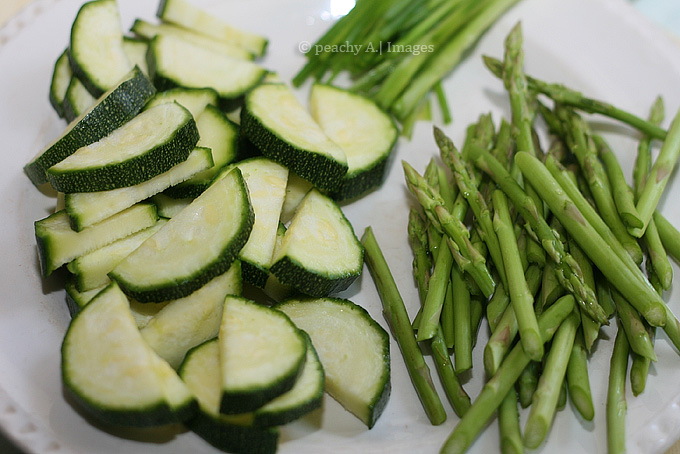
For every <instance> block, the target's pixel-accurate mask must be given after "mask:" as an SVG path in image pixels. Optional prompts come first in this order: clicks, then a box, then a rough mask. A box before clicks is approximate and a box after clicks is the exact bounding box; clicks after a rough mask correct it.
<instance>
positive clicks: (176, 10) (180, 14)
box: [157, 0, 267, 57]
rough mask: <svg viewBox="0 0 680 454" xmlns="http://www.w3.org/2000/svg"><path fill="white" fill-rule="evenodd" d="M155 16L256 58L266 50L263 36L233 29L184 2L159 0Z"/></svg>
mask: <svg viewBox="0 0 680 454" xmlns="http://www.w3.org/2000/svg"><path fill="white" fill-rule="evenodd" d="M157 15H158V17H159V18H160V19H161V20H163V21H165V22H170V23H172V24H177V25H180V26H182V27H184V28H188V29H189V30H193V31H195V32H197V33H201V34H203V35H207V36H211V37H213V38H215V39H218V40H220V41H226V42H228V43H233V44H235V45H238V46H241V47H243V48H245V49H247V50H248V51H249V52H251V53H253V54H254V55H256V56H258V57H261V56H262V55H264V53H265V51H266V49H267V38H265V37H264V36H260V35H256V34H254V33H250V32H247V31H243V30H239V29H237V28H234V27H232V26H231V25H229V24H227V23H225V22H224V21H222V20H220V19H219V18H217V17H214V16H213V15H212V14H209V13H207V12H205V11H202V10H200V9H199V8H197V7H196V6H194V5H192V4H191V3H189V2H187V1H186V0H161V3H160V5H159V7H158V12H157Z"/></svg>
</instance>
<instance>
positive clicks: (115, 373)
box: [62, 283, 196, 426]
mask: <svg viewBox="0 0 680 454" xmlns="http://www.w3.org/2000/svg"><path fill="white" fill-rule="evenodd" d="M62 377H63V381H64V385H65V386H66V389H68V390H69V391H70V392H71V394H72V395H73V396H74V397H75V398H76V400H77V401H78V402H80V403H81V404H82V405H83V407H84V408H86V409H87V410H88V411H89V412H90V413H91V414H92V415H93V416H95V417H96V418H97V419H99V420H100V421H102V422H105V423H111V424H114V425H127V426H154V425H162V424H168V423H173V422H179V421H181V420H183V419H186V417H187V416H189V415H190V414H191V413H193V411H194V410H195V407H194V406H195V405H196V403H195V399H194V398H193V395H192V394H191V392H190V391H189V389H188V388H187V387H186V386H185V385H184V384H183V382H182V381H181V380H180V378H179V377H178V376H177V375H176V374H175V373H174V371H173V370H172V369H171V368H170V366H169V365H168V364H167V363H165V362H164V361H163V360H161V359H160V358H159V357H158V356H157V355H156V354H155V353H154V352H153V350H151V348H150V347H149V346H148V345H146V343H145V342H144V340H143V338H142V336H141V334H140V332H139V330H138V329H137V325H136V324H135V321H134V319H133V318H132V314H131V313H130V309H129V304H128V301H127V298H126V297H125V295H124V294H123V293H122V292H121V291H120V289H119V288H118V286H117V285H116V284H115V283H112V284H111V285H109V286H108V287H107V288H105V289H104V290H102V291H101V292H100V293H99V294H98V295H97V296H95V297H94V298H93V300H92V301H91V302H90V303H89V304H88V305H86V306H85V308H83V309H82V310H81V311H80V312H79V313H78V314H77V315H76V316H75V317H74V318H73V320H72V321H71V324H70V325H69V328H68V331H67V332H66V335H65V337H64V341H63V344H62Z"/></svg>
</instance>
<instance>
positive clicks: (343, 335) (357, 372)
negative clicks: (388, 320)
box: [275, 298, 391, 428]
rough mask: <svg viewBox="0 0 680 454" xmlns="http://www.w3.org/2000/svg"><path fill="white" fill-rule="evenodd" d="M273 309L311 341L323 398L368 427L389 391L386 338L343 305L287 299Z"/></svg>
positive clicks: (375, 325)
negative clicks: (318, 363)
mask: <svg viewBox="0 0 680 454" xmlns="http://www.w3.org/2000/svg"><path fill="white" fill-rule="evenodd" d="M275 308H276V309H278V310H280V311H282V312H284V313H285V314H286V315H288V317H290V319H291V320H292V321H293V323H295V325H296V326H297V327H298V328H300V329H302V330H304V331H306V332H307V333H308V334H309V336H310V337H311V338H312V344H313V345H314V347H315V348H316V351H317V352H318V354H319V358H320V359H321V364H322V365H323V369H324V372H325V374H326V391H327V392H328V394H330V395H331V396H332V397H333V398H334V399H336V400H337V401H338V402H340V404H341V405H342V406H344V407H345V408H346V409H347V410H348V411H349V412H351V413H352V414H354V415H355V416H356V417H358V418H359V419H360V420H361V421H363V422H364V424H366V425H367V426H368V427H369V428H371V427H373V425H374V424H375V423H376V421H377V420H378V418H379V417H380V415H381V413H382V411H383V410H384V408H385V405H386V404H387V401H388V399H389V396H390V391H391V384H390V338H389V335H388V334H387V332H386V331H385V330H384V329H383V328H382V327H381V326H380V325H379V324H378V323H377V322H376V321H375V320H374V319H373V318H372V317H371V316H370V314H369V313H368V312H366V310H365V309H363V308H362V307H361V306H358V305H356V304H354V303H353V302H351V301H349V300H345V299H338V298H319V299H312V298H303V299H289V300H286V301H284V302H283V303H281V304H277V305H276V306H275Z"/></svg>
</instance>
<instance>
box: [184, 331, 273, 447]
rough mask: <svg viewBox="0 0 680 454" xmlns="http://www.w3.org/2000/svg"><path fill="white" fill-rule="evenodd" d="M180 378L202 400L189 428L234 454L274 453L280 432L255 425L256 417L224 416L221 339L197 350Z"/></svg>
mask: <svg viewBox="0 0 680 454" xmlns="http://www.w3.org/2000/svg"><path fill="white" fill-rule="evenodd" d="M179 375H180V377H181V378H182V380H183V381H184V383H186V385H187V387H188V388H189V389H190V390H191V392H192V393H193V394H194V395H195V396H196V400H197V401H198V408H199V410H198V412H197V414H196V415H195V416H194V417H193V418H191V419H190V420H188V421H186V423H185V424H186V426H187V427H189V429H191V430H192V431H194V432H195V433H196V434H198V435H199V436H200V437H202V438H203V439H204V440H206V441H207V442H208V443H210V444H211V445H213V446H215V447H216V448H218V449H220V450H222V451H225V452H230V453H234V454H241V453H242V454H274V453H275V452H276V448H277V445H278V439H279V432H278V430H277V429H276V428H273V427H270V428H262V427H257V426H254V425H253V415H252V414H250V413H249V414H239V415H224V414H221V413H220V412H219V408H220V354H219V345H218V340H217V338H215V339H211V340H209V341H207V342H204V343H203V344H201V345H199V346H198V347H195V348H193V349H192V350H190V351H189V353H187V356H186V358H185V360H184V362H183V363H182V366H181V367H180V369H179Z"/></svg>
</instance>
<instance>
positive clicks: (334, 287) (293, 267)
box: [270, 256, 359, 298]
mask: <svg viewBox="0 0 680 454" xmlns="http://www.w3.org/2000/svg"><path fill="white" fill-rule="evenodd" d="M270 271H271V273H272V274H273V275H274V276H276V277H277V278H278V280H279V281H280V282H281V283H282V284H285V285H290V286H291V287H294V288H295V289H296V290H298V291H300V292H302V293H304V294H305V295H309V296H313V297H317V298H321V297H324V296H328V295H331V294H334V293H338V292H341V291H343V290H347V288H348V287H349V286H350V285H352V282H354V281H355V280H356V278H357V277H358V276H359V274H356V273H348V274H345V275H342V274H341V275H335V276H330V275H324V276H322V275H319V274H317V273H313V272H310V271H309V270H308V269H307V268H306V267H305V265H304V264H303V263H300V262H298V261H297V260H293V259H291V258H290V257H288V256H286V257H283V258H281V260H279V261H277V262H276V263H275V264H274V265H272V267H271V269H270Z"/></svg>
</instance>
